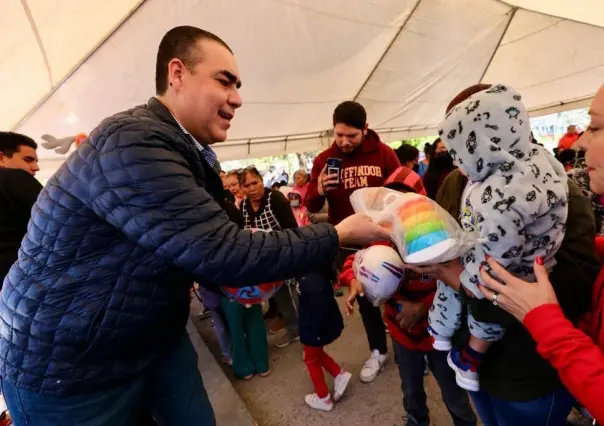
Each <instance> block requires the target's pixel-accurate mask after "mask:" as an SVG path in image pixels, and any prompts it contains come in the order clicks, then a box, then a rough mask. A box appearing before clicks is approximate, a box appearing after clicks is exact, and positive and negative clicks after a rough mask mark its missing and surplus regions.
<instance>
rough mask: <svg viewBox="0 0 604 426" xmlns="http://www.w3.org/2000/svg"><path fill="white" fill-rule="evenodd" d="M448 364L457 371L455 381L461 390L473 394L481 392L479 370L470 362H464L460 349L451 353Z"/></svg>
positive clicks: (448, 356)
mask: <svg viewBox="0 0 604 426" xmlns="http://www.w3.org/2000/svg"><path fill="white" fill-rule="evenodd" d="M447 363H448V364H449V367H451V368H452V369H453V370H454V371H455V381H456V382H457V385H458V386H459V387H460V388H462V389H465V390H468V391H471V392H478V391H479V390H480V383H479V381H478V377H479V376H478V370H477V368H476V367H475V366H474V365H472V364H470V363H469V362H466V361H464V360H463V359H462V357H461V352H460V351H459V350H458V349H453V350H452V351H451V352H449V354H448V355H447Z"/></svg>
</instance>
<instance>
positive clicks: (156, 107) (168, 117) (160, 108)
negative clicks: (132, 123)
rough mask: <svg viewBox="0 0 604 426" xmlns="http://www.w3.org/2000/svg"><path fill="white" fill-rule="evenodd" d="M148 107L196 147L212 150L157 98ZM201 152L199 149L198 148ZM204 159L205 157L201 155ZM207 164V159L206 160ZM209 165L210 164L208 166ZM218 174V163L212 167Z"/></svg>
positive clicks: (148, 103) (153, 98) (151, 100)
mask: <svg viewBox="0 0 604 426" xmlns="http://www.w3.org/2000/svg"><path fill="white" fill-rule="evenodd" d="M147 107H148V108H149V109H150V110H151V111H152V112H153V113H154V114H155V115H157V116H158V117H159V118H160V120H161V121H163V122H164V123H167V124H169V125H170V126H172V127H174V128H175V129H176V130H177V131H178V132H179V133H184V134H185V136H186V138H187V139H190V140H191V142H192V143H194V144H195V145H200V147H201V149H211V148H210V147H209V146H208V145H207V144H205V143H201V142H198V141H197V140H196V139H195V138H194V137H193V136H192V135H191V134H190V133H189V132H188V131H187V130H186V129H185V128H184V127H183V126H182V125H181V124H180V123H179V122H178V121H177V120H176V118H175V117H174V115H173V114H172V112H171V111H170V110H169V109H168V107H167V106H165V105H164V104H163V103H162V102H161V101H160V100H159V99H157V98H156V97H155V96H154V97H152V98H151V99H149V101H148V102H147ZM197 150H198V151H200V149H199V147H198V148H197ZM201 157H202V158H203V155H201ZM204 162H205V159H204ZM208 165H209V164H208ZM210 168H212V169H213V170H214V171H215V172H216V173H218V174H220V162H219V161H216V164H215V165H214V167H211V166H210Z"/></svg>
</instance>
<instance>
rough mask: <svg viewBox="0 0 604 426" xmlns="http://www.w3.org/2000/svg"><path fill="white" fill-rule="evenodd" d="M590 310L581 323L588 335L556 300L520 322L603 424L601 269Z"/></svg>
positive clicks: (603, 293)
mask: <svg viewBox="0 0 604 426" xmlns="http://www.w3.org/2000/svg"><path fill="white" fill-rule="evenodd" d="M596 247H598V244H597V243H596ZM599 247H600V248H601V245H600V246H599ZM599 254H600V255H602V253H601V252H600V253H599ZM591 313H592V318H593V319H592V321H591V324H590V326H591V327H583V328H585V329H586V331H587V332H588V333H589V336H588V335H587V334H585V333H584V332H583V331H581V330H579V329H578V328H576V327H575V326H574V325H573V324H572V323H571V322H570V321H569V320H567V319H566V317H565V316H564V313H563V312H562V309H560V306H559V305H555V304H548V305H542V306H539V307H538V308H535V309H533V310H532V311H530V312H529V313H528V314H526V316H525V317H524V321H523V323H524V326H525V327H526V328H527V329H528V331H529V332H530V333H531V335H532V336H533V339H535V342H537V351H538V352H539V355H541V356H542V357H543V358H545V359H546V360H548V361H549V362H550V364H552V366H553V367H554V368H555V369H556V370H557V371H558V374H559V376H560V379H561V380H562V383H563V384H564V386H566V388H567V389H568V390H569V391H570V393H572V394H573V396H574V397H575V398H577V400H578V401H579V402H580V403H581V404H582V405H583V406H584V407H585V408H586V409H587V411H589V412H590V414H591V415H592V416H594V418H596V419H597V420H598V422H599V423H600V424H604V353H603V352H604V327H602V325H603V324H604V269H603V270H602V271H600V275H599V276H598V279H597V280H596V283H595V285H594V294H593V307H592V312H591ZM594 341H595V342H596V344H594Z"/></svg>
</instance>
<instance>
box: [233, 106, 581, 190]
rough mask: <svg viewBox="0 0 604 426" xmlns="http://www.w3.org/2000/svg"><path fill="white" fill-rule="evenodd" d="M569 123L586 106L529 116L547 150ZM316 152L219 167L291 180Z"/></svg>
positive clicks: (417, 142) (420, 141) (418, 141)
mask: <svg viewBox="0 0 604 426" xmlns="http://www.w3.org/2000/svg"><path fill="white" fill-rule="evenodd" d="M571 124H574V125H576V126H577V127H578V128H579V131H583V130H585V129H586V128H587V126H588V125H589V114H588V112H587V108H581V109H576V110H572V111H563V112H558V113H555V114H550V115H545V116H542V117H534V118H531V128H532V130H533V134H534V136H535V137H536V138H537V140H538V141H539V142H541V143H543V144H544V145H545V147H546V148H549V149H552V148H555V147H556V146H557V145H558V140H560V138H561V137H562V136H563V135H564V133H565V132H566V128H567V127H568V126H569V125H571ZM435 139H436V136H424V137H420V138H412V139H406V140H402V141H394V142H388V145H389V146H390V147H391V148H392V149H396V148H398V147H399V146H401V145H402V144H403V143H405V144H409V145H412V146H414V147H416V148H417V149H419V150H420V152H421V151H422V150H423V148H424V145H425V144H426V143H432V142H434V140H435ZM319 152H320V151H310V152H301V153H296V154H284V155H277V156H269V157H262V158H250V159H245V160H234V161H225V162H224V163H222V169H223V170H226V171H229V170H234V169H239V168H244V167H247V166H250V165H254V166H256V168H258V170H259V171H260V172H262V173H264V172H266V171H268V169H269V167H270V166H274V167H275V169H276V170H281V169H285V170H286V171H288V173H289V174H290V181H291V179H293V173H294V172H295V171H296V170H298V169H300V168H303V169H306V170H308V171H310V170H311V169H312V162H313V160H314V159H315V157H316V156H317V155H318V154H319Z"/></svg>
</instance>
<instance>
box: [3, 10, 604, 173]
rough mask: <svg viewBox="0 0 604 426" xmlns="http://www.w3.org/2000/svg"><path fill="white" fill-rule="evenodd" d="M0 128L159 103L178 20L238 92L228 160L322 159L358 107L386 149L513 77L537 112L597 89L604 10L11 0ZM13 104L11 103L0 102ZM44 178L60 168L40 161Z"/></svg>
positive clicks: (603, 72)
mask: <svg viewBox="0 0 604 426" xmlns="http://www.w3.org/2000/svg"><path fill="white" fill-rule="evenodd" d="M0 7H1V8H2V13H0V28H2V30H1V31H2V32H3V37H1V38H0V58H2V59H0V81H1V82H2V87H3V88H4V90H5V91H6V90H8V96H5V101H3V102H2V103H0V128H1V129H13V130H15V131H18V132H22V133H25V134H28V135H30V136H32V137H34V138H35V139H36V140H40V136H41V135H42V134H45V133H48V134H51V135H54V136H57V137H63V136H69V135H74V134H76V133H79V132H85V133H88V132H89V131H90V130H91V129H92V128H94V127H95V126H96V125H97V124H98V123H99V122H100V121H101V120H102V119H103V118H104V117H106V116H108V115H111V114H113V113H115V112H117V111H120V110H124V109H128V108H131V107H132V106H134V105H137V104H140V103H144V102H146V101H147V99H148V98H149V97H150V96H152V95H153V93H154V72H155V56H156V50H157V46H158V44H159V41H160V39H161V37H162V36H163V34H164V33H165V32H166V31H167V30H168V29H170V28H172V27H174V26H177V25H194V26H198V27H201V28H204V29H207V30H209V31H212V32H215V33H216V34H218V35H219V36H220V37H222V38H223V39H224V40H225V41H227V43H229V45H230V46H231V47H232V48H233V50H234V52H235V55H236V57H237V60H238V63H239V67H240V72H241V75H242V79H243V82H244V85H243V88H242V90H241V94H242V96H243V99H244V106H243V107H242V108H241V109H240V110H238V112H237V116H236V118H235V120H234V123H233V127H232V128H231V130H230V133H229V137H230V139H229V141H228V142H226V143H224V144H220V145H218V146H215V148H217V151H218V154H219V158H220V159H221V160H223V161H224V160H229V159H240V158H246V157H247V158H249V157H259V156H264V155H270V154H279V153H284V152H300V151H307V150H312V149H317V148H321V147H323V146H326V145H327V144H328V143H329V129H330V128H331V114H332V112H333V109H334V107H335V106H336V105H337V104H338V103H340V102H342V101H344V100H348V99H355V100H358V101H359V102H361V103H362V104H364V105H365V107H366V108H367V111H368V116H369V123H370V126H371V127H372V128H374V129H376V130H377V131H378V132H379V133H380V134H381V136H382V138H383V140H385V141H387V140H395V139H401V138H404V137H409V136H421V135H428V134H435V126H436V124H437V123H438V121H439V119H440V118H441V117H442V115H443V111H444V108H445V106H446V104H447V103H448V102H449V100H450V99H451V98H452V97H453V96H454V95H455V94H457V93H458V92H459V91H460V90H462V89H464V88H465V87H467V86H470V85H472V84H474V83H477V82H481V81H482V82H490V83H493V82H504V83H507V84H510V85H512V86H514V87H515V88H516V89H517V90H518V91H520V92H521V93H522V94H523V95H524V99H525V102H526V104H527V106H528V107H529V109H530V110H531V112H532V113H533V114H543V113H549V112H552V111H555V110H560V109H570V108H575V107H580V106H585V105H587V103H588V102H589V100H590V99H591V97H592V96H593V94H594V93H595V91H596V90H597V88H598V87H599V86H600V84H602V83H603V82H604V2H603V1H602V0H574V1H572V2H570V1H568V0H507V1H499V0H327V1H326V0H246V1H242V0H147V1H144V0H21V1H20V2H19V1H17V0H4V1H2V4H1V6H0ZM5 93H6V92H5ZM40 157H41V158H42V160H43V161H42V167H43V168H46V169H47V170H48V171H49V172H52V171H54V169H55V168H56V166H57V164H59V163H60V162H61V161H62V158H61V157H59V156H58V155H57V154H55V153H53V152H50V151H44V150H41V152H40Z"/></svg>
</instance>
